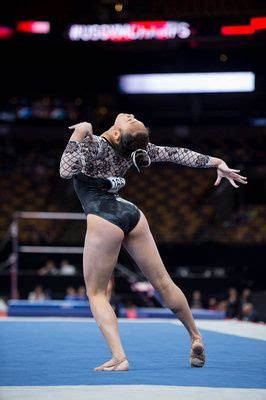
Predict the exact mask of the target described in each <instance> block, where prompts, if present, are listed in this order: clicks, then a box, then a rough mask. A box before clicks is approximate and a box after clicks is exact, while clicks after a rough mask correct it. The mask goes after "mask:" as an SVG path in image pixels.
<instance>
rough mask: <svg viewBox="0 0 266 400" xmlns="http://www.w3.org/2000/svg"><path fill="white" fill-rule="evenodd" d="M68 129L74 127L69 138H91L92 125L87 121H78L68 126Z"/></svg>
mask: <svg viewBox="0 0 266 400" xmlns="http://www.w3.org/2000/svg"><path fill="white" fill-rule="evenodd" d="M68 129H75V130H74V133H73V134H72V136H71V138H70V139H71V140H83V139H84V138H85V137H89V138H90V139H92V138H93V137H92V135H93V130H92V125H91V124H90V123H89V122H80V123H79V124H75V125H72V126H69V127H68Z"/></svg>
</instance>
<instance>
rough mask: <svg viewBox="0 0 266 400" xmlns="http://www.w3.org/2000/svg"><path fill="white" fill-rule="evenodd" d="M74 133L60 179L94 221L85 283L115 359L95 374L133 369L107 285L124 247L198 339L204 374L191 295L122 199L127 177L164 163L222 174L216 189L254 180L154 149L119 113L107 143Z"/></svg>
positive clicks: (84, 126) (84, 131) (194, 361)
mask: <svg viewBox="0 0 266 400" xmlns="http://www.w3.org/2000/svg"><path fill="white" fill-rule="evenodd" d="M69 128H70V129H74V132H73V133H72V136H71V137H70V140H69V142H68V144H67V146H66V149H65V151H64V153H63V155H62V158H61V161H60V176H61V177H62V178H64V179H70V178H72V177H73V184H74V189H75V192H76V194H77V196H78V198H79V200H80V202H81V205H82V208H83V211H84V213H85V214H86V216H87V231H86V235H85V242H84V252H83V272H84V280H85V284H86V290H87V295H88V298H89V302H90V308H91V311H92V314H93V317H94V319H95V321H96V323H97V325H98V326H99V328H100V330H101V331H102V333H103V335H104V337H105V339H106V341H107V344H108V346H109V348H110V351H111V355H112V358H111V359H110V360H109V361H107V362H105V363H104V364H102V365H100V366H98V367H96V368H95V370H96V371H127V370H128V369H129V362H128V359H127V357H126V354H125V350H124V348H123V345H122V343H121V339H120V335H119V330H118V324H117V318H116V315H115V312H114V310H113V308H112V307H111V305H110V303H109V301H108V298H107V286H108V282H109V280H110V277H111V276H112V272H113V270H114V267H115V265H116V262H117V258H118V254H119V251H120V248H121V246H122V245H123V246H124V247H125V248H126V250H127V251H128V253H129V254H130V255H131V256H132V258H133V259H134V261H135V262H136V264H137V265H138V266H139V268H140V269H141V270H142V272H143V273H144V275H145V276H146V278H147V279H148V280H149V281H150V283H151V284H152V285H153V287H154V288H155V289H156V290H157V291H158V292H159V293H160V294H161V296H162V298H163V300H164V302H165V304H167V306H168V307H169V308H170V309H171V310H172V312H173V313H174V314H175V315H176V317H177V318H178V319H179V320H180V321H181V322H182V323H183V325H184V326H185V328H186V329H187V331H188V333H189V335H190V339H191V349H190V365H191V367H203V365H204V363H205V352H204V344H203V339H202V336H201V334H200V332H199V330H198V329H197V327H196V324H195V321H194V319H193V316H192V313H191V310H190V308H189V306H188V303H187V300H186V298H185V295H184V294H183V292H182V291H181V290H180V289H179V287H178V286H177V285H175V283H174V282H173V280H172V279H171V277H170V275H169V274H168V272H167V270H166V269H165V266H164V264H163V262H162V259H161V257H160V254H159V252H158V249H157V246H156V244H155V241H154V238H153V236H152V233H151V231H150V229H149V225H148V222H147V220H146V217H145V215H144V214H143V212H142V211H140V210H139V209H138V207H137V206H136V205H134V204H133V203H131V202H129V201H127V200H125V199H123V198H122V197H120V195H119V194H118V191H119V190H120V189H121V188H122V187H123V186H125V179H124V175H125V173H126V172H127V170H128V169H129V168H130V167H131V166H135V168H136V169H137V170H138V171H140V170H141V168H145V167H148V166H149V165H150V164H151V163H154V162H161V161H171V162H174V163H177V164H181V165H185V166H188V167H194V168H216V169H217V179H216V181H215V184H214V185H215V186H218V185H219V183H220V181H221V179H222V178H226V179H228V180H229V182H230V183H231V185H233V186H234V187H236V188H237V187H238V186H237V184H236V183H235V181H236V182H240V183H243V184H246V183H247V180H246V179H247V178H246V177H244V176H241V175H239V172H240V171H239V170H236V169H231V168H229V167H228V166H227V164H226V163H225V162H224V161H223V160H221V159H219V158H216V157H211V156H208V155H203V154H200V153H197V152H194V151H192V150H189V149H186V148H180V147H166V146H156V145H154V144H152V143H150V142H149V130H148V129H147V128H146V127H145V125H144V124H143V123H142V122H141V121H139V120H137V119H136V118H135V117H134V115H132V114H123V113H122V114H119V115H118V116H117V118H116V119H115V122H114V125H113V126H112V127H111V128H110V129H108V130H107V131H106V132H104V133H103V134H102V135H101V136H96V135H94V134H93V131H92V126H91V124H90V123H87V122H82V123H79V124H76V125H73V126H71V127H69Z"/></svg>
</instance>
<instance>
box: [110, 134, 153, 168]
mask: <svg viewBox="0 0 266 400" xmlns="http://www.w3.org/2000/svg"><path fill="white" fill-rule="evenodd" d="M148 143H149V131H148V129H147V130H146V131H145V132H144V131H139V132H136V133H134V135H132V134H131V133H129V132H122V135H121V139H120V142H119V144H118V145H117V150H118V152H119V153H120V154H121V155H122V156H123V157H127V158H129V157H131V155H132V153H134V152H135V151H136V150H138V149H142V150H146V149H147V146H148ZM135 163H136V164H135V165H136V167H137V168H138V169H139V168H141V167H142V168H143V167H147V166H148V165H149V164H150V158H149V156H148V154H147V153H145V152H136V154H135Z"/></svg>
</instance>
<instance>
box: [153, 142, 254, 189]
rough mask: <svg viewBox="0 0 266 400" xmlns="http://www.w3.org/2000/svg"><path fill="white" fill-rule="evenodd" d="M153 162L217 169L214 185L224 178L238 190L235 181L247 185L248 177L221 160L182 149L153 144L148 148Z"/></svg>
mask: <svg viewBox="0 0 266 400" xmlns="http://www.w3.org/2000/svg"><path fill="white" fill-rule="evenodd" d="M147 152H148V155H149V156H150V159H151V162H160V161H170V162H174V163H177V164H181V165H185V166H188V167H193V168H217V179H216V181H215V183H214V185H215V186H218V185H219V184H220V182H221V179H222V178H227V179H228V180H229V182H230V183H231V185H232V186H234V187H235V188H238V187H239V186H237V185H236V183H235V182H234V181H235V180H236V181H238V182H240V183H243V184H246V183H247V181H246V179H247V178H246V177H245V176H241V175H239V174H238V172H240V170H236V169H231V168H229V167H228V165H227V164H226V163H225V161H223V160H222V159H220V158H216V157H211V156H208V155H204V154H201V153H197V152H196V151H193V150H189V149H186V148H182V147H167V146H156V145H154V144H152V143H149V144H148V147H147Z"/></svg>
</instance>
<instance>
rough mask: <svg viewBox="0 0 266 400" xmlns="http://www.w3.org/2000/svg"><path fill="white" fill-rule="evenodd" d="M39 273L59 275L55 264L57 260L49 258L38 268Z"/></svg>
mask: <svg viewBox="0 0 266 400" xmlns="http://www.w3.org/2000/svg"><path fill="white" fill-rule="evenodd" d="M38 275H41V276H44V275H58V269H57V268H56V266H55V262H54V261H53V260H48V261H47V262H46V263H45V265H44V267H42V268H40V269H39V270H38Z"/></svg>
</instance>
